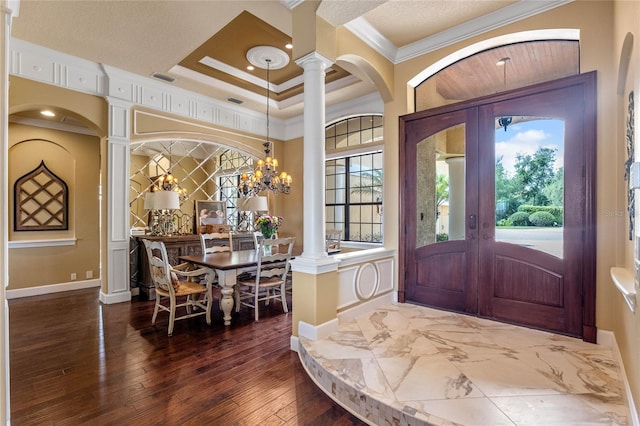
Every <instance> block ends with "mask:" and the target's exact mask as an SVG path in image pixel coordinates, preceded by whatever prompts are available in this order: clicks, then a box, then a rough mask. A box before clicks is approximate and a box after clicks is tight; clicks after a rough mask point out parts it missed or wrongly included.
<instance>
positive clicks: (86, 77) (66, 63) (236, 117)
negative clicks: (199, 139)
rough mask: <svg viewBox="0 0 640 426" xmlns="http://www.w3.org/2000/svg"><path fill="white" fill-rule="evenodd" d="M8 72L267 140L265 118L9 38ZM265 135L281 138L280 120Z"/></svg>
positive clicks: (111, 100) (197, 95) (255, 113)
mask: <svg viewBox="0 0 640 426" xmlns="http://www.w3.org/2000/svg"><path fill="white" fill-rule="evenodd" d="M9 73H10V74H11V75H15V76H17V77H23V78H26V79H29V80H35V81H39V82H41V83H46V84H51V85H54V86H59V87H63V88H66V89H70V90H75V91H79V92H83V93H88V94H91V95H96V96H102V97H106V98H110V102H113V101H114V100H116V99H117V100H120V101H124V102H127V103H130V104H132V105H138V106H143V107H147V108H151V109H154V110H157V111H163V112H166V113H170V114H175V115H179V116H182V117H188V118H192V119H196V120H201V121H204V122H206V123H210V124H213V125H217V126H223V127H229V128H231V129H234V130H240V131H243V132H249V133H254V134H257V135H261V136H266V134H267V126H266V121H267V120H266V114H263V113H259V112H256V111H253V110H250V109H247V108H243V107H240V106H238V105H233V104H227V103H224V102H222V101H219V100H217V99H213V98H209V97H207V96H204V95H200V94H198V93H194V92H191V91H188V90H184V89H181V88H178V87H174V86H171V85H170V84H166V83H162V82H158V81H156V80H154V79H152V78H150V77H145V76H140V75H137V74H133V73H130V72H127V71H123V70H120V69H117V68H115V67H112V66H109V65H106V64H96V63H94V62H91V61H87V60H85V59H81V58H77V57H74V56H71V55H67V54H65V53H62V52H58V51H55V50H52V49H48V48H45V47H42V46H38V45H35V44H32V43H29V42H26V41H24V40H20V39H16V38H11V42H10V66H9ZM269 134H270V135H271V136H272V137H273V138H276V139H284V137H285V130H284V120H282V119H279V118H276V117H269Z"/></svg>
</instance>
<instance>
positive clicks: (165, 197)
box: [153, 191, 180, 210]
mask: <svg viewBox="0 0 640 426" xmlns="http://www.w3.org/2000/svg"><path fill="white" fill-rule="evenodd" d="M153 194H154V195H153V208H154V209H156V210H178V209H180V195H178V193H177V192H175V191H156V192H154V193H153Z"/></svg>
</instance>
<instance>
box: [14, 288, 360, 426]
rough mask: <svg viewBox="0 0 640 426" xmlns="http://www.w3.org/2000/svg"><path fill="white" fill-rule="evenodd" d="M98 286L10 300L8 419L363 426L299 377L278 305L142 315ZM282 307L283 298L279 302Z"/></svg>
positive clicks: (135, 303)
mask: <svg viewBox="0 0 640 426" xmlns="http://www.w3.org/2000/svg"><path fill="white" fill-rule="evenodd" d="M98 291H99V290H98V289H86V290H77V291H73V292H67V293H57V294H52V295H46V296H34V297H29V298H21V299H13V300H10V301H9V318H10V322H9V324H10V325H9V329H10V340H9V341H10V368H11V370H10V374H11V421H12V425H17V426H21V425H52V424H55V425H79V424H99V425H101V426H102V425H124V424H126V425H145V426H146V425H156V424H157V425H180V426H182V425H198V426H200V425H204V424H212V425H224V426H227V425H238V426H241V425H251V426H254V425H284V424H287V425H332V426H333V425H358V426H360V425H364V424H365V423H363V422H361V421H360V420H358V419H357V418H356V417H354V416H352V415H351V414H349V413H348V412H347V411H345V410H343V409H342V408H341V407H339V406H338V405H337V404H335V403H334V402H333V401H332V400H331V399H330V398H328V397H327V396H326V395H324V393H322V391H321V390H319V389H318V388H317V387H316V386H315V384H314V383H313V382H312V381H311V379H309V377H307V375H306V373H305V372H304V369H303V368H302V366H301V364H300V360H299V359H298V356H297V354H296V353H294V352H291V351H290V349H289V344H290V342H289V340H290V334H291V317H292V315H291V313H289V314H284V313H283V312H282V307H281V306H280V304H279V303H273V304H271V305H270V306H269V307H266V308H265V309H261V311H260V321H259V322H258V323H256V322H254V321H253V312H252V311H251V310H249V309H246V308H242V309H241V311H240V312H239V313H235V312H234V313H233V320H232V324H231V326H224V325H223V319H222V313H221V312H220V311H219V309H218V308H217V305H216V306H214V309H213V312H212V324H211V325H210V326H209V325H207V324H206V322H205V320H204V318H203V317H197V318H191V319H188V320H184V321H178V322H177V323H176V325H175V328H174V333H173V336H172V337H168V336H167V321H168V319H167V317H168V316H167V315H166V314H164V313H160V314H159V317H158V321H157V322H156V325H155V326H154V325H151V315H152V312H153V302H152V301H144V300H137V299H136V298H134V300H132V301H131V302H130V303H118V304H113V305H102V304H101V303H100V302H99V300H98ZM289 306H290V308H291V304H290V305H289Z"/></svg>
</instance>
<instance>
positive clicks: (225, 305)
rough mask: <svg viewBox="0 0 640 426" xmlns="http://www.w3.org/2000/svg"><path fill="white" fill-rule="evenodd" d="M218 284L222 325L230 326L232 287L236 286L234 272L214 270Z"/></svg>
mask: <svg viewBox="0 0 640 426" xmlns="http://www.w3.org/2000/svg"><path fill="white" fill-rule="evenodd" d="M216 273H217V274H218V284H220V285H221V286H222V289H221V290H220V294H221V295H222V297H221V298H220V307H221V308H222V312H223V313H224V325H231V311H232V310H233V287H234V286H235V285H236V270H235V269H233V270H224V271H223V270H216Z"/></svg>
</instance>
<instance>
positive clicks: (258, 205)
mask: <svg viewBox="0 0 640 426" xmlns="http://www.w3.org/2000/svg"><path fill="white" fill-rule="evenodd" d="M238 209H239V210H240V211H243V212H266V211H269V202H268V200H267V197H248V198H241V199H240V200H239V201H238Z"/></svg>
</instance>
